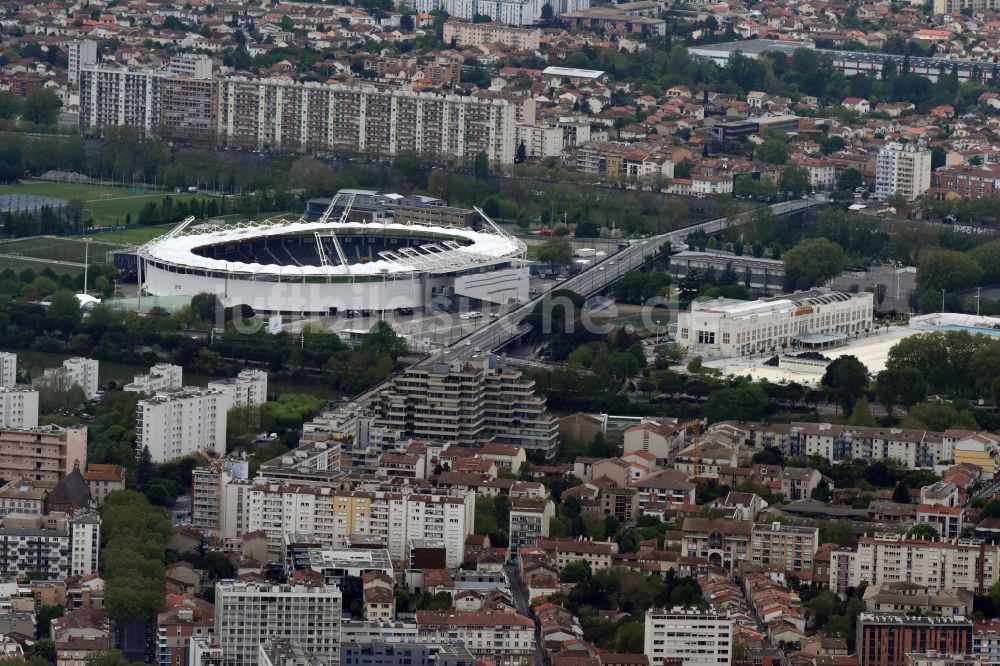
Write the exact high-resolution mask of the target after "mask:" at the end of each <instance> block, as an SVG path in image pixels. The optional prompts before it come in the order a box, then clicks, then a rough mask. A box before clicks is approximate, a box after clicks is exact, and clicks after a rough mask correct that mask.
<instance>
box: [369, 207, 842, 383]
mask: <svg viewBox="0 0 1000 666" xmlns="http://www.w3.org/2000/svg"><path fill="white" fill-rule="evenodd" d="M825 203H826V202H825V201H822V200H816V199H799V200H795V201H785V202H782V203H777V204H773V205H772V206H771V211H772V212H773V213H774V214H775V215H788V214H791V213H797V212H800V211H803V210H806V209H807V208H812V207H814V206H821V205H825ZM752 214H753V211H748V213H744V214H742V215H743V216H744V218H745V219H749V218H750V216H751V215H752ZM740 223H741V220H740V219H739V217H737V218H728V217H720V218H716V219H714V220H708V221H707V222H701V223H699V224H695V225H692V226H689V227H684V228H682V229H676V230H674V231H670V232H667V233H665V234H659V235H657V236H651V237H649V238H645V239H640V240H634V241H631V242H630V243H629V245H628V246H627V247H625V248H624V249H622V250H620V251H619V252H616V253H615V254H612V255H609V256H607V257H605V258H604V259H603V260H601V261H599V262H598V263H596V264H594V265H592V266H589V267H588V268H586V269H584V270H583V271H581V272H579V273H577V274H576V275H574V276H573V277H571V278H569V279H567V280H564V281H562V282H559V283H556V284H555V285H554V286H553V287H551V288H550V290H549V291H551V290H554V289H568V290H570V291H572V292H575V293H577V294H579V295H580V296H582V297H584V298H589V297H590V296H593V295H594V294H597V293H599V292H601V291H603V290H604V289H606V288H607V287H608V286H609V285H611V284H612V283H614V282H615V281H616V280H618V279H619V278H620V277H622V276H624V275H627V274H628V273H631V272H633V271H635V270H637V269H638V268H639V267H640V266H642V265H643V264H644V263H645V262H646V261H647V260H648V259H650V258H652V257H654V256H656V254H657V253H658V252H659V251H660V246H661V245H663V244H664V243H665V242H667V241H670V242H671V243H673V244H679V243H683V242H684V239H685V238H687V236H688V234H690V233H692V232H695V231H704V232H705V233H709V234H711V233H715V232H717V231H721V230H723V229H725V228H726V227H728V226H732V225H734V224H740ZM547 293H548V292H545V293H542V294H539V295H538V296H536V297H534V298H532V299H530V300H529V301H527V302H525V303H522V304H521V305H518V306H517V307H515V308H514V309H512V310H511V311H509V312H507V313H506V314H504V315H501V316H500V317H497V318H495V319H491V320H489V321H486V322H484V323H483V325H482V326H480V327H479V328H477V329H476V330H474V331H472V332H471V333H469V334H468V335H466V336H464V337H462V338H459V339H458V340H457V341H456V342H454V343H452V344H451V345H450V346H448V347H445V348H444V349H443V350H441V352H439V353H435V354H433V355H431V356H428V357H427V358H425V359H423V360H422V361H420V362H418V363H417V365H418V366H425V365H429V364H431V363H448V362H451V361H455V360H458V359H460V358H463V357H465V356H468V355H469V354H471V353H475V352H487V351H493V350H496V349H500V348H501V347H503V346H504V345H506V344H507V343H508V342H510V341H511V340H512V339H514V338H516V337H520V336H521V335H523V334H524V333H526V332H527V331H528V327H527V326H521V325H519V322H520V321H521V320H522V319H524V317H525V316H526V315H527V314H529V313H530V312H531V311H532V310H533V309H534V308H535V306H536V305H538V304H539V303H540V302H541V301H542V299H543V298H545V296H546V294H547ZM389 381H391V379H390V380H387V381H386V382H383V383H382V384H379V385H378V386H374V387H372V388H371V389H369V390H368V391H365V392H364V393H362V394H361V395H359V396H357V397H355V398H354V401H355V402H363V401H365V400H368V399H370V398H372V397H374V396H375V395H376V394H377V393H378V392H379V391H381V390H382V389H383V388H385V387H386V386H387V385H388V383H389Z"/></svg>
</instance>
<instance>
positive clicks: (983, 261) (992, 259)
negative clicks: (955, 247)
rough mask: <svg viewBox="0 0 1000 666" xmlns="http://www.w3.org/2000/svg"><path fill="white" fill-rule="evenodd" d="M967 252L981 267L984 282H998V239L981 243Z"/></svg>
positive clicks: (999, 255)
mask: <svg viewBox="0 0 1000 666" xmlns="http://www.w3.org/2000/svg"><path fill="white" fill-rule="evenodd" d="M969 254H970V255H971V256H972V258H973V259H974V260H975V261H976V263H977V264H979V267H980V268H981V269H982V271H983V278H982V279H983V282H984V283H988V284H992V283H994V282H1000V240H995V241H990V242H989V243H983V244H982V245H979V246H978V247H975V248H973V249H972V251H971V252H969Z"/></svg>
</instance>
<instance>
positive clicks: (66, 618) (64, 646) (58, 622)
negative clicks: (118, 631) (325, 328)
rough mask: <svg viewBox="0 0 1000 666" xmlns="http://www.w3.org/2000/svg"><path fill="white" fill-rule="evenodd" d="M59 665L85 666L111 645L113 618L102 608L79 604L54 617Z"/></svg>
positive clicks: (54, 635)
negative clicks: (79, 606)
mask: <svg viewBox="0 0 1000 666" xmlns="http://www.w3.org/2000/svg"><path fill="white" fill-rule="evenodd" d="M50 635H51V637H52V641H53V642H54V643H55V649H56V666H86V664H87V661H88V659H87V658H88V657H90V656H91V655H92V654H94V653H98V652H104V651H107V650H109V649H111V647H112V642H111V620H110V619H109V618H108V616H107V615H106V614H105V613H104V612H103V611H101V610H98V609H95V608H77V609H75V610H71V611H69V612H67V613H65V614H63V615H62V617H58V618H55V619H53V620H52V624H51V627H50Z"/></svg>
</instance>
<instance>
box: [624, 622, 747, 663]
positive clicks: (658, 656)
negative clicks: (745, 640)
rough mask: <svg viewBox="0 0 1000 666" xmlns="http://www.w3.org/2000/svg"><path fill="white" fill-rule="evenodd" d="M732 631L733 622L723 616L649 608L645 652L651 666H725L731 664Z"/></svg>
mask: <svg viewBox="0 0 1000 666" xmlns="http://www.w3.org/2000/svg"><path fill="white" fill-rule="evenodd" d="M733 627H734V622H733V620H732V619H731V618H729V617H728V616H726V615H723V614H720V613H712V612H701V611H697V610H690V609H686V608H673V609H663V608H650V609H649V610H647V611H646V626H645V649H644V650H643V652H645V654H646V656H647V657H649V663H651V664H662V663H664V662H665V661H666V662H667V663H677V662H680V663H681V664H683V666H723V665H725V664H730V663H732V656H733ZM674 660H676V661H674Z"/></svg>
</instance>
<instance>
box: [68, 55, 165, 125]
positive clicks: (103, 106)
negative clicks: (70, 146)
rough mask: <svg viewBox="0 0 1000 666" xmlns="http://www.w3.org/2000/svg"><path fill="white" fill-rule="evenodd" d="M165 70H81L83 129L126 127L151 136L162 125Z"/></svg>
mask: <svg viewBox="0 0 1000 666" xmlns="http://www.w3.org/2000/svg"><path fill="white" fill-rule="evenodd" d="M166 75H167V72H166V70H160V69H144V68H135V67H121V66H116V65H104V64H92V65H84V66H82V67H81V68H80V129H81V130H82V131H88V130H94V129H99V128H101V127H107V126H114V125H118V126H121V125H125V126H128V127H135V128H138V129H139V130H142V131H144V132H149V131H151V130H153V129H154V127H155V126H156V125H157V124H158V123H159V122H160V84H161V83H162V81H163V78H164V77H165V76H166Z"/></svg>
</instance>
